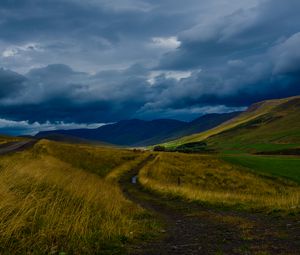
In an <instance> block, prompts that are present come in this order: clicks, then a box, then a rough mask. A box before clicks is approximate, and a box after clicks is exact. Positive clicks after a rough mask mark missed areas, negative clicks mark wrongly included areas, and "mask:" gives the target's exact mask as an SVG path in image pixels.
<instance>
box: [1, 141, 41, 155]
mask: <svg viewBox="0 0 300 255" xmlns="http://www.w3.org/2000/svg"><path fill="white" fill-rule="evenodd" d="M35 143H36V141H35V140H30V141H20V142H9V143H4V144H1V145H0V155H3V154H7V153H10V152H15V151H20V150H24V149H26V148H29V147H31V146H33V145H34V144H35Z"/></svg>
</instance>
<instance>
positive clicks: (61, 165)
mask: <svg viewBox="0 0 300 255" xmlns="http://www.w3.org/2000/svg"><path fill="white" fill-rule="evenodd" d="M146 156H147V155H146V153H134V152H131V151H125V150H117V149H112V148H99V147H89V146H84V145H68V144H62V143H54V142H49V141H40V142H39V143H37V144H36V145H35V146H34V148H32V149H31V150H28V151H24V152H18V153H14V154H10V155H6V156H2V157H1V158H0V168H1V171H0V219H1V221H0V253H1V254H27V253H30V254H58V253H59V252H62V251H63V252H66V253H68V254H94V253H97V254H100V253H101V254H115V253H118V254H120V253H124V251H122V249H123V248H122V247H123V244H125V243H127V242H128V241H130V240H134V239H136V238H139V237H141V236H143V235H145V233H149V232H151V228H152V220H151V219H150V217H149V215H148V216H147V213H146V212H145V211H144V210H143V209H141V208H140V207H138V206H137V205H135V204H133V203H131V202H129V201H128V200H126V199H125V198H124V197H123V194H122V192H121V191H120V189H119V187H118V185H116V184H115V181H114V180H115V179H114V178H107V176H108V175H110V176H118V175H119V174H121V173H122V172H124V171H128V170H130V169H131V167H132V166H133V165H135V164H138V162H140V160H141V159H142V158H144V157H146Z"/></svg>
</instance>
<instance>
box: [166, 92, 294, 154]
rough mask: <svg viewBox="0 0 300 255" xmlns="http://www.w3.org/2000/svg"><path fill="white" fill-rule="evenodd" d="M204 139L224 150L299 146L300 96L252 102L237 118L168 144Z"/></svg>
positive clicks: (171, 145)
mask: <svg viewBox="0 0 300 255" xmlns="http://www.w3.org/2000/svg"><path fill="white" fill-rule="evenodd" d="M199 141H205V142H206V143H207V145H208V146H209V147H210V148H213V149H216V150H221V151H225V150H227V151H239V150H242V151H243V150H247V151H251V149H252V151H255V152H259V151H268V150H280V149H288V148H297V147H298V146H300V97H299V96H298V97H291V98H285V99H278V100H267V101H263V102H260V103H257V104H254V105H252V106H251V107H249V109H248V110H247V111H246V112H244V113H242V114H241V115H239V116H237V117H236V118H234V119H232V120H230V121H228V122H226V123H224V124H221V125H220V126H218V127H216V128H214V129H211V130H208V131H206V132H203V133H199V134H196V135H193V136H187V137H183V138H181V139H178V140H175V141H173V142H170V143H167V144H166V146H168V147H174V146H178V145H181V144H185V143H193V142H199Z"/></svg>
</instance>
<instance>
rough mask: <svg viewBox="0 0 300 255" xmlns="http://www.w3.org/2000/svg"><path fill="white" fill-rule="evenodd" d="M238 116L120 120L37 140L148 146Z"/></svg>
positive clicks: (44, 134)
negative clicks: (180, 119) (185, 120)
mask: <svg viewBox="0 0 300 255" xmlns="http://www.w3.org/2000/svg"><path fill="white" fill-rule="evenodd" d="M238 114H239V112H233V113H223V114H207V115H203V116H201V117H199V118H197V119H195V120H193V121H191V122H183V121H178V120H172V119H157V120H152V121H144V120H139V119H132V120H124V121H120V122H117V123H113V124H109V125H105V126H101V127H99V128H97V129H73V130H55V131H45V132H40V133H38V134H37V135H36V137H37V138H47V139H51V137H59V139H62V137H63V136H66V137H72V138H76V137H77V138H80V139H86V140H94V141H102V142H105V143H110V144H116V145H123V146H148V145H153V144H157V143H161V142H165V141H170V140H173V139H176V138H178V137H182V136H186V135H190V134H194V133H198V132H202V131H204V130H207V129H210V128H213V127H215V126H217V125H219V124H221V123H222V122H224V121H227V120H229V119H231V118H233V117H235V116H237V115H238Z"/></svg>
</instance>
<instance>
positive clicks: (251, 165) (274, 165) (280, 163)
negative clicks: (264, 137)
mask: <svg viewBox="0 0 300 255" xmlns="http://www.w3.org/2000/svg"><path fill="white" fill-rule="evenodd" d="M222 158H223V159H224V160H225V161H227V162H230V163H233V164H236V165H240V166H243V167H246V168H248V169H250V170H252V171H257V172H258V173H261V174H267V175H271V176H279V177H284V178H287V179H290V180H292V181H295V182H297V183H299V184H300V158H299V157H290V156H258V155H244V154H242V155H225V156H222Z"/></svg>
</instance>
